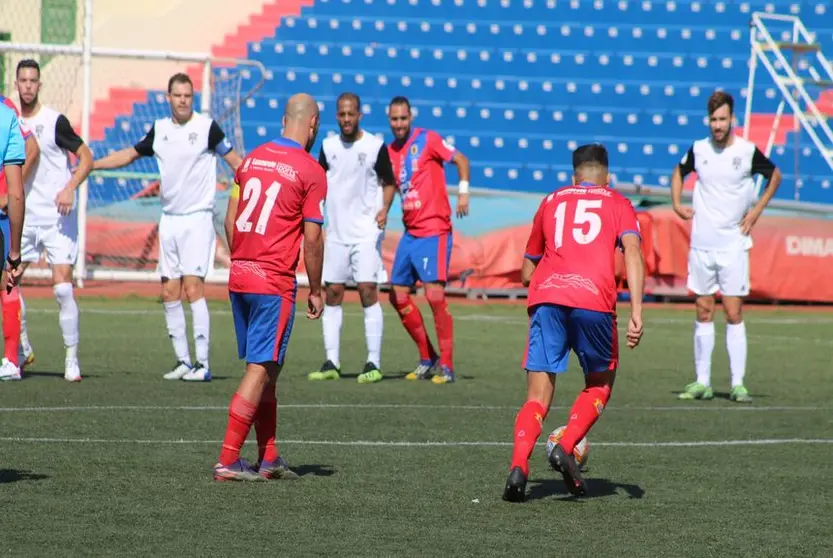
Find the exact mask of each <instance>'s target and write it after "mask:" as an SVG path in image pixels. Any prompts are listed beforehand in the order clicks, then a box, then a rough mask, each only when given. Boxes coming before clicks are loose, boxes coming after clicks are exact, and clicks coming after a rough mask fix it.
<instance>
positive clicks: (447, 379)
mask: <svg viewBox="0 0 833 558" xmlns="http://www.w3.org/2000/svg"><path fill="white" fill-rule="evenodd" d="M425 298H427V299H428V304H429V305H431V312H432V313H433V314H434V325H435V327H436V328H437V342H438V343H439V345H440V373H439V374H437V375H435V376H434V377H433V378H432V379H431V381H432V382H434V383H435V384H450V383H453V382H454V318H452V317H451V312H449V310H448V302H447V301H446V298H445V283H440V282H438V283H428V284H427V285H425Z"/></svg>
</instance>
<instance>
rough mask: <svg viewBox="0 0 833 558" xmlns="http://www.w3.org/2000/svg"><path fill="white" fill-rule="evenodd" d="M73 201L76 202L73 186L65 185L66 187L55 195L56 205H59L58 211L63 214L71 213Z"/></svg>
mask: <svg viewBox="0 0 833 558" xmlns="http://www.w3.org/2000/svg"><path fill="white" fill-rule="evenodd" d="M73 203H75V190H73V188H72V187H71V186H64V189H63V190H61V191H60V192H58V195H57V196H55V205H57V206H58V213H60V214H61V215H69V212H70V211H72V204H73Z"/></svg>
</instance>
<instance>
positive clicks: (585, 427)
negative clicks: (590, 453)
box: [559, 386, 610, 455]
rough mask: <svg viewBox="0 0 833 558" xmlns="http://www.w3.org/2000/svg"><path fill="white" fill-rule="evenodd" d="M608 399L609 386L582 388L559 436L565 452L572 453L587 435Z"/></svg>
mask: <svg viewBox="0 0 833 558" xmlns="http://www.w3.org/2000/svg"><path fill="white" fill-rule="evenodd" d="M608 399H610V386H592V387H588V388H584V390H582V392H581V393H579V394H578V397H576V402H575V403H573V408H572V409H571V410H570V420H569V421H568V422H567V427H566V428H565V429H564V435H563V436H561V441H560V442H559V443H560V444H561V447H562V448H564V451H565V452H567V454H568V455H569V454H571V453H573V449H575V447H576V444H578V443H579V442H580V441H581V439H582V438H584V437H585V436H587V433H588V432H590V429H591V428H592V427H593V425H594V424H596V421H597V420H599V417H600V416H601V414H602V411H604V408H605V405H607V401H608Z"/></svg>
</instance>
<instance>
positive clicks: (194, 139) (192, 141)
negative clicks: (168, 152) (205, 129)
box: [188, 132, 197, 145]
mask: <svg viewBox="0 0 833 558" xmlns="http://www.w3.org/2000/svg"><path fill="white" fill-rule="evenodd" d="M188 142H189V143H190V144H191V145H194V144H195V143H197V133H196V132H191V133H190V134H188Z"/></svg>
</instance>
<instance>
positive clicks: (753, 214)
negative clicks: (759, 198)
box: [740, 209, 761, 235]
mask: <svg viewBox="0 0 833 558" xmlns="http://www.w3.org/2000/svg"><path fill="white" fill-rule="evenodd" d="M760 216H761V214H760V213H758V212H757V211H756V210H754V209H750V210H749V212H748V213H747V214H746V215H744V216H743V221H741V222H740V232H741V233H743V234H744V235H748V234H749V233H750V232H752V227H754V226H755V223H757V222H758V219H759V218H760Z"/></svg>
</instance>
